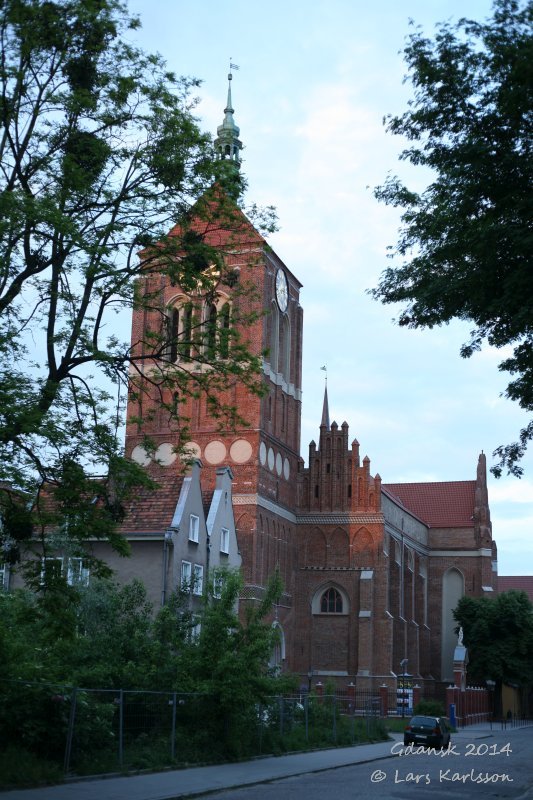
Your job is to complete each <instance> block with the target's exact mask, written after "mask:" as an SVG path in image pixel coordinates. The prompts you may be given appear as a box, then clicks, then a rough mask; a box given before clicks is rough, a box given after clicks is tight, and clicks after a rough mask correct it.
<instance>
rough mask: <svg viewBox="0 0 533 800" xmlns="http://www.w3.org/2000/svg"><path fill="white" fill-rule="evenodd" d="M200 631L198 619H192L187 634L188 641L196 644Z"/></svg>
mask: <svg viewBox="0 0 533 800" xmlns="http://www.w3.org/2000/svg"><path fill="white" fill-rule="evenodd" d="M201 631H202V623H201V622H200V619H199V617H193V620H192V625H191V629H190V633H189V639H190V641H191V642H197V641H198V639H199V638H200V633H201Z"/></svg>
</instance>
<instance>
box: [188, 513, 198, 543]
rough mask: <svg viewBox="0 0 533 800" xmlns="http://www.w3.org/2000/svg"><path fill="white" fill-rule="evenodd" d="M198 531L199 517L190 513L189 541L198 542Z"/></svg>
mask: <svg viewBox="0 0 533 800" xmlns="http://www.w3.org/2000/svg"><path fill="white" fill-rule="evenodd" d="M199 533H200V518H199V517H197V516H196V514H191V516H190V519H189V541H190V542H196V543H198V538H199Z"/></svg>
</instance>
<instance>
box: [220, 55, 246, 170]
mask: <svg viewBox="0 0 533 800" xmlns="http://www.w3.org/2000/svg"><path fill="white" fill-rule="evenodd" d="M231 69H238V67H237V65H236V64H231V63H230V72H229V74H228V99H227V101H226V108H225V109H224V121H223V122H222V125H219V126H218V128H217V134H218V135H217V138H216V139H215V150H216V152H217V155H218V158H219V159H221V160H225V161H230V162H231V163H232V165H233V166H234V167H235V168H236V169H239V168H240V166H241V157H240V155H239V154H240V151H241V150H242V142H241V141H240V139H239V133H240V130H239V128H238V127H237V125H236V124H235V120H234V119H233V114H234V108H233V105H232V101H231V81H232V79H233V75H232V74H231Z"/></svg>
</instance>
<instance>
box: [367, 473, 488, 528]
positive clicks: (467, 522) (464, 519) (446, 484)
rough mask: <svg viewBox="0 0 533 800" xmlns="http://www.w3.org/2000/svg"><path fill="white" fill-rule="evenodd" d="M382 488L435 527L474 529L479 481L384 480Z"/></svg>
mask: <svg viewBox="0 0 533 800" xmlns="http://www.w3.org/2000/svg"><path fill="white" fill-rule="evenodd" d="M382 489H384V490H385V492H386V493H387V494H388V495H390V497H392V499H393V500H399V501H400V503H401V504H402V505H403V506H404V507H405V508H406V509H407V510H409V511H412V512H413V513H414V514H415V515H416V516H417V517H418V518H419V519H421V520H422V521H423V522H425V523H426V524H427V525H429V526H430V527H431V528H473V527H474V506H475V492H476V481H442V482H435V483H384V484H383V485H382Z"/></svg>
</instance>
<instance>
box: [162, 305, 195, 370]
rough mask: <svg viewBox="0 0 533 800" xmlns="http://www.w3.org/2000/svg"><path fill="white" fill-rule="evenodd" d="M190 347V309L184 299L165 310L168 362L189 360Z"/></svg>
mask: <svg viewBox="0 0 533 800" xmlns="http://www.w3.org/2000/svg"><path fill="white" fill-rule="evenodd" d="M191 345H192V307H191V304H190V303H189V302H186V301H185V300H184V299H181V300H178V301H177V302H176V304H175V305H173V306H171V307H170V308H169V309H168V310H167V354H168V359H169V361H172V362H175V361H178V360H179V359H180V358H190V356H191Z"/></svg>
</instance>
